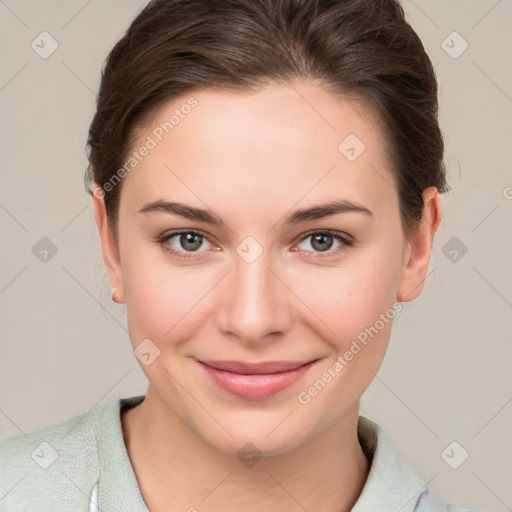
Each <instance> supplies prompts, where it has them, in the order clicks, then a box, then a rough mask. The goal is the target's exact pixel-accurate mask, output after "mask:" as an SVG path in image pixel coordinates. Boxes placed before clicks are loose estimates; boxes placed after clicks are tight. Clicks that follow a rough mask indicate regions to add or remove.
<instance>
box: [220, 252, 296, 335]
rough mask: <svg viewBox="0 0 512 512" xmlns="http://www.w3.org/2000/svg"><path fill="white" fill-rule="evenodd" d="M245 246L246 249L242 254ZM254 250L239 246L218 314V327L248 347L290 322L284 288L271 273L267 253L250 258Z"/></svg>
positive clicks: (277, 331) (285, 327)
mask: <svg viewBox="0 0 512 512" xmlns="http://www.w3.org/2000/svg"><path fill="white" fill-rule="evenodd" d="M247 247H249V250H248V251H245V252H244V249H247ZM254 250H255V248H254V246H252V247H251V246H250V245H249V246H247V245H245V246H244V244H243V243H242V244H240V246H239V248H238V250H237V253H238V254H236V255H234V268H233V270H232V272H230V277H229V278H228V279H229V286H228V289H227V293H226V295H225V297H224V301H223V303H222V306H221V310H220V311H218V319H219V322H220V328H221V329H222V330H223V331H224V332H225V333H226V334H228V333H230V334H232V335H236V336H237V337H238V338H239V341H241V342H244V343H247V344H251V343H256V344H257V343H259V342H264V341H265V339H266V337H267V335H269V334H272V333H279V332H281V333H282V332H283V331H284V330H286V329H287V328H288V326H289V324H288V322H289V320H290V311H289V308H287V305H286V300H287V293H286V291H285V288H286V287H285V286H284V285H283V283H282V282H281V281H280V280H279V279H278V278H277V277H276V276H275V275H274V272H276V271H275V270H274V269H272V270H270V268H271V262H270V257H269V254H268V253H267V252H265V251H263V252H262V253H261V254H259V255H258V256H257V257H256V258H255V259H253V258H254ZM251 251H252V257H251ZM269 267H270V268H269Z"/></svg>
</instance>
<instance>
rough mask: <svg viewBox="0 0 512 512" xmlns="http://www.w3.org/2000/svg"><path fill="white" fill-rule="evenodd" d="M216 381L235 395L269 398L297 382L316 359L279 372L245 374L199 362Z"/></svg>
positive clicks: (248, 397) (253, 398)
mask: <svg viewBox="0 0 512 512" xmlns="http://www.w3.org/2000/svg"><path fill="white" fill-rule="evenodd" d="M199 363H200V365H201V366H202V367H203V368H204V369H205V371H206V373H208V375H210V377H211V378H212V379H213V381H214V382H215V383H217V384H218V385H219V386H220V387H221V388H223V389H225V390H226V391H229V392H230V393H232V394H233V395H236V396H240V397H242V398H247V399H252V400H256V399H261V398H268V397H269V396H272V395H275V394H276V393H279V391H282V390H283V389H286V388H287V387H289V386H291V385H292V384H294V383H295V382H297V381H298V380H299V379H300V378H301V377H303V376H304V375H305V374H306V372H307V371H308V370H309V369H310V368H311V366H313V364H314V363H315V361H312V362H311V363H307V364H305V365H303V366H299V368H295V369H294V370H288V371H286V372H279V373H265V374H259V375H245V374H240V373H233V372H227V371H225V370H218V369H216V368H212V367H211V366H207V365H206V364H204V363H201V362H199Z"/></svg>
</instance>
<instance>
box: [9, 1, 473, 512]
mask: <svg viewBox="0 0 512 512" xmlns="http://www.w3.org/2000/svg"><path fill="white" fill-rule="evenodd" d="M437 111H438V104H437V83H436V78H435V74H434V71H433V68H432V65H431V62H430V60H429V58H428V56H427V55H426V53H425V51H424V48H423V46H422V44H421V42H420V40H419V38H418V36H417V35H416V33H415V32H414V31H413V30H412V28H411V27H410V26H409V25H408V24H407V22H406V21H405V19H404V13H403V10H402V8H401V7H400V5H399V4H398V3H397V2H395V1H393V0H381V1H377V2H375V1H374V2H368V1H364V0H339V1H327V0H314V1H312V0H215V1H212V0H189V1H179V0H154V1H152V2H150V3H149V4H148V5H147V6H146V8H145V9H144V10H142V12H141V13H140V14H139V15H138V16H137V17H136V19H135V20H134V21H133V23H132V24H131V26H130V27H129V29H128V31H127V33H126V34H125V35H124V36H123V37H122V39H121V40H120V41H119V42H118V43H117V44H116V45H115V47H114V48H113V50H112V51H111V53H110V55H109V57H108V59H107V63H106V66H105V69H104V71H103V75H102V81H101V86H100V91H99V95H98V102H97V111H96V115H95V117H94V119H93V121H92V124H91V127H90V132H89V144H88V145H89V149H90V152H89V159H90V166H89V169H88V173H87V175H86V182H87V185H88V190H89V192H90V193H91V194H92V200H93V205H94V212H95V218H96V222H97V226H98V230H99V235H100V238H101V246H102V252H103V258H104V262H105V266H106V269H107V272H108V276H109V279H110V282H111V284H112V287H113V295H112V298H113V300H114V301H115V302H117V303H122V304H126V308H127V321H128V328H129V333H130V338H131V342H132V345H133V349H134V355H135V356H136V357H137V359H138V361H139V363H140V365H141V368H142V369H143V371H144V372H145V374H146V376H147V377H148V380H149V385H148V389H147V392H146V394H145V395H141V396H136V397H130V398H124V399H121V400H117V401H116V402H114V403H112V404H110V405H109V406H107V407H106V408H104V409H102V410H99V411H92V412H89V413H85V414H82V415H80V416H77V417H75V418H72V419H70V420H69V421H68V422H65V423H62V424H59V425H55V426H52V427H49V428H47V429H42V430H40V431H37V432H33V433H31V434H29V435H28V436H26V437H25V436H17V437H13V438H10V439H8V440H4V441H3V442H2V443H1V444H0V446H1V453H2V460H3V462H2V465H3V468H4V469H3V470H2V473H3V477H2V480H3V481H4V482H6V484H3V485H6V486H7V485H8V486H9V488H7V487H6V489H5V491H3V492H2V495H5V498H4V500H3V502H4V503H3V506H4V507H6V508H5V510H38V511H42V510H52V511H54V510H102V511H110V510H112V511H114V510H116V511H118V510H119V511H121V510H122V511H147V510H151V511H152V512H155V511H164V510H166V511H167V510H188V511H190V512H192V511H196V510H197V511H218V510H222V511H227V510H243V511H272V510H283V509H286V510H297V511H299V510H308V511H340V512H341V511H349V510H354V511H358V512H361V511H374V510H385V511H397V512H398V511H402V512H409V511H422V510H423V511H426V510H448V511H451V512H455V511H464V510H469V509H467V508H463V507H461V506H456V505H453V504H445V503H443V501H442V499H441V498H440V497H439V496H435V495H434V494H433V493H432V492H431V491H430V489H429V488H428V486H427V484H426V482H425V481H424V479H423V478H422V477H421V476H420V474H419V473H417V472H416V471H415V470H414V469H413V468H412V467H411V466H410V465H409V464H408V463H407V462H406V461H405V460H403V459H402V458H401V457H399V456H398V454H397V453H396V452H395V451H394V450H393V448H392V447H391V445H390V444H389V441H388V440H387V438H386V436H385V434H384V432H383V431H382V429H380V427H379V426H378V425H377V424H376V423H374V422H372V421H371V420H369V419H367V418H365V417H363V416H360V415H359V403H360V398H361V395H362V394H363V392H364V391H365V389H366V388H367V387H368V385H369V384H370V382H371V381H372V379H373V377H374V376H375V374H376V372H377V371H378V368H379V366H380V364H381V362H382V360H383V357H384V355H385V352H386V348H387V344H388V341H389V337H390V334H391V326H392V320H393V318H394V316H395V314H396V313H397V312H399V311H400V310H401V308H402V303H403V302H408V301H412V300H414V299H415V298H416V297H418V296H419V294H420V293H421V290H422V288H423V282H424V279H425V276H426V271H427V267H428V263H429V257H430V251H431V248H432V243H433V239H434V236H435V233H436V230H437V228H438V226H439V223H440V221H441V205H440V197H439V193H442V192H445V191H446V190H448V185H447V183H446V178H445V169H444V165H443V138H442V134H441V131H440V128H439V125H438V120H437ZM189 244H190V245H189ZM23 475H25V476H23ZM24 479H26V480H25V481H23V480H24ZM18 484H19V485H18ZM6 493H7V494H6Z"/></svg>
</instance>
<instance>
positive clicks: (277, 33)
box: [85, 0, 449, 239]
mask: <svg viewBox="0 0 512 512" xmlns="http://www.w3.org/2000/svg"><path fill="white" fill-rule="evenodd" d="M296 78H299V79H300V78H306V79H310V80H315V81H317V80H319V81H320V82H321V83H322V84H323V85H324V86H325V88H326V90H328V91H330V92H332V93H333V94H342V95H343V94H345V95H349V96H351V97H357V98H360V99H362V100H363V101H365V102H367V103H368V104H369V105H371V106H372V107H373V108H374V110H375V112H376V113H377V114H378V116H379V120H381V121H382V122H383V126H384V130H383V132H384V136H385V137H386V142H387V150H388V156H389V161H390V162H391V163H392V172H393V176H394V178H395V181H396V185H397V192H398V196H399V202H400V215H401V219H402V227H403V231H404V234H405V236H406V238H409V236H410V234H411V232H412V230H413V229H414V228H415V227H417V226H418V224H419V221H420V220H421V215H422V209H423V197H422V192H423V190H424V189H425V188H427V187H429V186H435V187H436V188H437V189H438V191H439V193H442V192H446V191H447V190H449V187H448V184H447V182H446V169H445V166H444V162H443V153H444V143H443V137H442V133H441V130H440V128H439V124H438V100H437V81H436V76H435V72H434V69H433V67H432V63H431V61H430V59H429V57H428V56H427V54H426V52H425V49H424V47H423V45H422V43H421V41H420V39H419V37H418V35H417V34H416V32H415V31H414V30H413V29H412V27H411V26H410V25H409V24H408V23H407V22H406V20H405V17H404V11H403V8H402V6H401V5H400V4H399V2H398V1H397V0H153V1H151V2H149V4H148V5H147V6H146V7H145V8H144V9H143V10H142V11H141V12H140V13H139V14H138V15H137V17H136V18H135V19H134V20H133V22H132V23H131V25H130V26H129V28H128V29H127V31H126V33H125V34H124V35H123V37H122V38H121V39H120V40H119V41H118V42H117V43H116V45H115V46H114V48H113V49H112V50H111V52H110V54H109V55H108V57H107V60H106V63H105V66H104V69H103V71H102V78H101V85H100V90H99V93H98V97H97V111H96V114H95V116H94V119H93V121H92V123H91V126H90V129H89V137H88V143H87V144H88V149H89V166H88V168H87V171H86V174H85V183H86V187H87V189H88V191H89V193H92V190H91V186H92V184H93V182H95V183H97V184H98V185H99V186H100V187H102V191H103V195H104V198H105V204H106V209H107V215H108V220H109V224H110V227H111V229H112V231H113V233H114V234H115V236H116V239H117V222H118V212H119V201H120V193H121V188H122V182H120V183H119V184H118V185H117V186H114V187H112V186H111V187H105V186H104V184H105V183H107V182H108V181H109V179H111V177H112V176H113V175H114V174H115V173H116V171H118V170H119V169H120V168H121V167H122V166H123V163H124V161H125V159H126V157H127V155H128V154H129V151H131V146H132V143H133V141H134V137H135V134H136V132H137V128H140V127H141V126H143V125H144V123H145V121H147V119H148V118H149V117H150V116H152V115H153V114H155V112H156V111H157V110H158V109H159V107H161V106H163V105H164V104H165V103H167V102H168V101H170V100H172V99H173V98H175V97H176V96H178V95H181V94H183V93H185V92H187V91H190V92H191V91H193V90H198V89H204V88H216V89H223V90H227V91H240V92H243V91H253V90H255V89H257V88H258V87H263V86H264V85H265V84H266V83H268V82H270V81H274V82H278V81H281V82H287V81H290V80H293V79H296ZM340 142H341V141H340Z"/></svg>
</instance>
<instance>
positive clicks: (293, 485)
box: [121, 385, 370, 512]
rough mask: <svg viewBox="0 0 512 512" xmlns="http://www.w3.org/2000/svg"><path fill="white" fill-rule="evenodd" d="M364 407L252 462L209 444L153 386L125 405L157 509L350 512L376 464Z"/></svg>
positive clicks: (147, 496) (139, 470) (139, 471)
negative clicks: (364, 438)
mask: <svg viewBox="0 0 512 512" xmlns="http://www.w3.org/2000/svg"><path fill="white" fill-rule="evenodd" d="M358 410H359V404H358V403H357V404H356V405H355V406H354V407H353V409H351V410H349V411H347V413H346V414H345V415H344V416H343V417H342V418H341V419H340V420H339V421H338V422H337V423H335V424H333V425H331V426H329V427H328V428H327V429H326V430H324V431H323V432H321V433H320V434H319V435H316V436H315V437H313V438H310V439H308V440H307V441H306V442H304V443H302V444H301V445H299V447H297V448H295V449H293V450H291V451H289V452H286V453H283V454H280V455H273V456H268V457H265V456H264V457H262V458H261V459H259V460H258V461H257V462H255V463H252V464H250V463H248V464H247V465H244V464H242V463H241V461H240V460H239V459H238V457H237V456H236V455H231V454H227V453H223V452H220V451H219V450H217V449H216V448H214V447H212V446H211V445H209V444H208V443H206V442H205V441H204V440H203V439H202V438H201V437H199V436H198V435H197V433H195V432H194V431H192V430H191V429H190V427H188V425H186V424H185V423H184V422H183V421H182V420H181V419H180V418H179V417H178V416H176V415H175V414H174V413H173V412H172V411H171V410H170V409H169V408H168V407H167V406H166V405H165V403H163V402H162V400H161V399H160V397H159V396H158V394H157V393H156V392H154V390H152V387H151V385H150V386H149V388H148V392H147V393H146V398H145V399H144V401H143V402H142V403H141V404H140V405H139V406H137V407H135V408H132V409H129V410H127V411H124V412H123V414H122V417H121V422H122V426H123V434H124V440H125V444H126V448H127V451H128V455H129V457H130V460H131V463H132V466H133V468H134V472H135V475H136V477H137V481H138V483H139V487H140V490H141V494H142V497H143V498H144V501H145V502H146V504H147V506H148V508H149V509H150V510H151V512H160V511H164V510H171V509H172V510H175V509H176V510H185V511H190V512H195V511H196V508H197V511H202V510H208V511H209V512H217V511H223V512H228V511H231V510H233V511H234V510H236V511H239V510H244V511H247V512H252V511H261V510H280V509H287V510H291V511H300V512H303V511H304V510H315V511H318V512H345V511H347V512H348V511H350V510H351V509H352V507H353V506H354V504H355V502H356V501H357V499H358V497H359V495H360V494H361V491H362V489H363V487H364V484H365V482H366V478H367V475H368V471H369V465H370V464H369V462H368V460H367V458H366V456H365V455H364V453H363V450H362V448H361V446H360V444H359V441H358V437H357V421H358ZM170 432H171V433H172V435H169V433H170ZM194 507H196V508H194Z"/></svg>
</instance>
